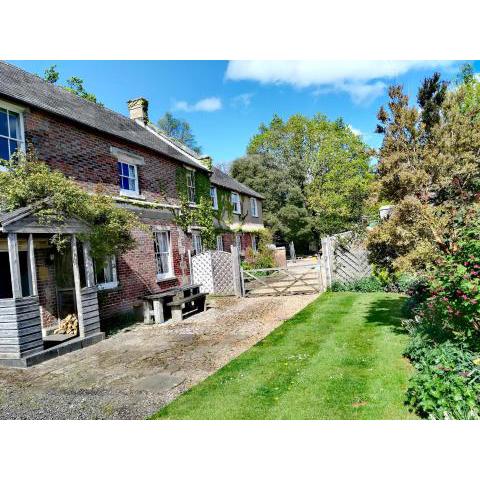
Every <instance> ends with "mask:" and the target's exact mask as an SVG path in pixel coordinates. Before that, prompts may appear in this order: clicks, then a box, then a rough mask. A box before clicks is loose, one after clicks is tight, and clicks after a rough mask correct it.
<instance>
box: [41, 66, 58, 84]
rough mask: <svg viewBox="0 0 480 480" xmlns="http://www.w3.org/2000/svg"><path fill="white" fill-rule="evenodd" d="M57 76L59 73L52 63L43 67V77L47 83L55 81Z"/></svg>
mask: <svg viewBox="0 0 480 480" xmlns="http://www.w3.org/2000/svg"><path fill="white" fill-rule="evenodd" d="M59 78H60V74H59V73H58V70H57V66H56V65H52V66H50V67H49V68H47V69H45V72H44V74H43V79H44V80H45V81H47V82H48V83H57V82H58V79H59Z"/></svg>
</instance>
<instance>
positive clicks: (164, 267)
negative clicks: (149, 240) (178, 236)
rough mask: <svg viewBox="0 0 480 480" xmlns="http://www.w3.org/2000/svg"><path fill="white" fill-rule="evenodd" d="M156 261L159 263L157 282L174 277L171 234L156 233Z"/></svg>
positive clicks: (165, 232)
mask: <svg viewBox="0 0 480 480" xmlns="http://www.w3.org/2000/svg"><path fill="white" fill-rule="evenodd" d="M154 243H155V261H156V263H157V280H164V279H166V278H170V277H173V265H172V249H171V244H170V232H169V231H167V230H165V231H163V230H162V231H158V232H155V242H154Z"/></svg>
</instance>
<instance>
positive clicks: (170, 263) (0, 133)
mask: <svg viewBox="0 0 480 480" xmlns="http://www.w3.org/2000/svg"><path fill="white" fill-rule="evenodd" d="M128 108H129V114H130V118H127V117H125V116H123V115H121V114H119V113H117V112H114V111H111V110H109V109H107V108H105V107H103V106H101V105H98V104H95V103H93V102H91V101H88V100H85V99H83V98H80V97H79V96H77V95H74V94H72V93H70V92H68V91H67V90H65V89H63V88H62V87H58V86H55V85H52V84H50V83H48V82H46V81H44V80H42V79H41V78H39V77H37V76H36V75H32V74H30V73H27V72H25V71H23V70H21V69H19V68H17V67H14V66H12V65H9V64H8V63H4V62H0V158H3V159H6V160H9V158H10V155H11V154H12V153H14V151H15V150H17V149H20V150H23V151H25V149H26V148H27V146H29V147H30V146H31V147H32V148H33V149H34V151H35V153H36V155H37V156H38V158H39V159H40V160H41V161H44V162H46V163H47V164H48V165H49V166H50V167H51V168H52V169H55V170H59V171H61V172H63V173H64V174H65V175H67V176H68V177H70V178H72V179H73V180H75V181H76V182H77V183H78V184H79V185H81V186H82V187H83V188H84V189H86V190H88V191H94V190H96V189H99V188H100V189H101V190H102V191H104V192H105V193H107V194H109V195H111V196H112V197H114V199H115V200H116V202H117V203H118V205H119V206H121V207H123V208H127V209H129V210H131V211H133V212H134V213H136V214H137V215H138V217H139V218H140V219H141V220H142V222H144V223H145V224H146V225H148V226H149V227H150V233H149V232H146V231H143V230H138V231H135V232H134V236H135V240H136V246H135V248H134V249H132V250H130V251H128V252H126V253H125V254H123V255H121V256H119V257H118V258H110V259H109V260H108V262H107V264H106V265H104V266H103V265H102V266H100V267H99V266H95V265H92V266H91V271H90V270H89V267H88V266H89V261H90V258H89V252H88V246H84V248H83V247H82V248H80V246H79V248H77V246H76V240H75V234H76V233H79V232H81V231H82V228H83V226H82V225H78V222H75V220H74V219H72V220H71V222H70V223H69V224H68V225H64V226H62V228H63V229H64V230H63V231H64V232H66V233H69V234H71V235H72V245H73V247H72V250H71V251H68V252H67V253H64V254H62V255H60V254H58V252H55V251H54V249H53V248H52V246H51V244H50V243H49V241H48V238H49V237H48V236H49V234H50V235H51V232H47V231H45V229H44V228H42V227H41V226H39V225H37V224H34V223H35V222H34V220H32V218H34V213H35V212H34V207H33V206H32V207H30V209H29V208H28V207H27V208H26V209H23V210H22V209H20V210H22V211H18V212H9V213H3V214H2V213H1V212H0V302H1V301H2V299H5V302H6V303H5V305H4V308H5V310H4V311H5V312H6V313H5V315H7V311H8V312H14V313H8V315H17V314H18V313H19V312H21V311H23V310H34V309H35V308H36V307H31V308H30V307H27V306H24V305H23V304H22V302H23V303H25V302H27V300H26V299H31V298H38V304H39V306H40V309H39V311H40V317H41V326H42V329H43V335H45V332H46V331H47V330H48V329H49V328H51V327H53V326H56V325H57V324H58V322H59V320H60V319H62V318H63V317H64V315H65V314H67V313H70V312H71V311H72V308H74V306H75V305H76V306H77V308H78V306H79V303H82V301H81V300H80V301H79V298H80V297H78V298H76V297H75V289H74V282H75V268H73V270H74V271H73V272H72V264H73V266H74V267H75V265H76V263H75V262H77V264H79V265H80V266H81V268H80V269H79V278H80V280H79V282H81V283H82V288H84V289H85V295H87V294H88V295H90V293H88V292H98V302H99V303H98V312H99V315H100V318H105V319H106V318H111V317H114V316H116V315H118V314H121V313H124V312H131V311H132V310H135V309H137V308H139V307H140V306H141V300H140V299H141V297H142V296H144V295H147V294H151V293H157V292H161V291H163V290H165V289H168V288H171V287H173V286H177V285H184V284H188V283H189V282H190V270H189V255H195V254H197V253H199V252H201V251H202V238H201V230H200V229H197V230H196V229H195V226H192V227H191V228H190V229H189V230H188V231H187V232H184V231H182V229H181V228H180V227H179V226H178V225H177V224H176V223H175V222H174V216H173V213H172V209H175V208H179V205H180V199H179V192H178V191H177V183H178V181H177V178H178V170H179V169H184V170H185V172H184V173H185V178H186V181H187V186H186V188H187V193H188V196H189V200H191V202H192V204H194V203H195V202H196V200H197V198H196V197H197V192H196V191H195V176H196V175H207V176H208V178H209V180H210V192H211V197H212V202H213V207H214V209H215V208H217V209H218V206H219V203H220V201H221V199H225V198H228V202H229V204H230V206H229V209H228V210H229V214H228V215H225V216H224V217H223V218H222V219H220V222H219V221H216V225H217V227H218V229H219V231H218V237H217V249H220V250H225V251H229V250H230V246H231V245H232V244H236V245H237V246H239V247H240V249H241V250H242V251H243V252H244V251H245V250H246V248H248V247H252V248H253V249H255V248H256V241H257V234H258V232H259V231H260V230H261V229H262V228H263V220H262V196H261V195H259V194H258V193H256V192H255V191H253V190H251V189H250V188H248V187H246V186H245V185H243V184H241V183H239V182H238V181H236V180H235V179H233V178H232V177H230V176H229V175H227V174H225V173H224V172H222V171H220V170H219V169H217V168H215V167H212V166H211V163H212V161H211V159H210V158H209V157H206V156H200V155H198V154H197V153H196V152H193V151H192V150H190V149H189V148H187V147H186V146H184V145H183V144H181V143H179V142H178V141H176V140H174V139H171V138H169V137H167V136H166V135H165V134H163V133H162V132H161V131H159V130H158V129H157V128H156V127H155V126H154V125H152V124H151V123H150V122H149V120H148V102H147V101H146V100H145V99H142V98H139V99H135V100H131V101H129V102H128ZM32 222H33V223H32ZM34 235H35V236H34ZM72 257H73V258H72ZM77 257H78V258H77ZM84 265H85V266H86V267H85V268H83V266H84ZM16 274H18V279H17V277H16ZM32 279H33V280H34V281H33V282H32ZM89 289H90V290H89ZM88 295H87V296H88ZM11 299H13V304H10V303H8V301H10V300H11ZM15 299H17V300H18V301H17V300H15ZM20 300H21V301H20ZM19 302H20V303H19ZM89 302H90V303H91V304H92V305H93V304H94V303H95V302H94V301H93V300H86V304H85V305H84V307H85V310H86V311H88V310H89V308H88V307H89ZM27 304H28V302H27ZM12 305H13V306H12ZM22 309H23V310H22ZM91 310H93V308H91ZM35 311H36V310H35ZM1 316H2V304H1V303H0V317H1ZM23 316H25V314H23ZM5 318H6V317H5ZM29 320H30V322H31V323H32V326H28V327H26V326H23V325H16V327H15V328H20V329H21V330H22V329H23V328H25V329H27V330H25V335H24V336H25V337H29V336H30V337H31V339H32V340H31V344H30V343H29V342H30V339H27V340H26V341H25V342H23V343H24V344H25V345H27V347H26V350H25V348H24V349H23V351H28V350H29V346H30V347H32V348H31V349H30V350H32V351H33V350H35V349H38V348H39V347H38V345H39V342H40V341H41V340H42V339H39V338H38V329H37V330H35V331H33V330H34V327H35V326H34V325H33V319H31V318H30V319H29ZM1 321H2V320H1V318H0V326H1ZM7 323H8V322H7ZM10 323H12V325H13V323H14V322H10ZM92 323H93V321H92ZM12 328H13V327H12ZM28 329H31V330H28ZM94 330H95V331H98V326H96V327H95V329H94ZM27 331H28V333H27ZM30 332H32V333H30ZM35 335H37V336H35ZM3 343H4V344H5V345H10V343H9V342H7V340H5V341H4V342H3ZM11 343H12V347H11V348H4V351H5V350H6V352H7V353H8V352H11V354H10V355H7V356H6V357H7V358H17V357H19V356H20V357H21V356H22V345H21V343H22V342H20V344H19V345H17V344H15V345H13V342H11ZM1 351H2V335H1V328H0V356H1Z"/></svg>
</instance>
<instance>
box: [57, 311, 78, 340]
mask: <svg viewBox="0 0 480 480" xmlns="http://www.w3.org/2000/svg"><path fill="white" fill-rule="evenodd" d="M53 333H54V334H59V333H61V334H67V335H70V334H73V335H77V334H78V318H77V316H76V315H75V314H73V313H72V314H70V315H67V316H66V317H65V318H64V319H63V320H62V321H61V322H60V325H59V326H58V328H57V329H56V330H55V331H54V332H53Z"/></svg>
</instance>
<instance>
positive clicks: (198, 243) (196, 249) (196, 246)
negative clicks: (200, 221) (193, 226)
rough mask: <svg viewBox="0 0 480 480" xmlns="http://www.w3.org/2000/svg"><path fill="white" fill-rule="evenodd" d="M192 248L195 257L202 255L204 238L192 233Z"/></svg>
mask: <svg viewBox="0 0 480 480" xmlns="http://www.w3.org/2000/svg"><path fill="white" fill-rule="evenodd" d="M192 248H193V254H194V255H199V254H200V253H202V237H201V236H200V234H199V233H192Z"/></svg>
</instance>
